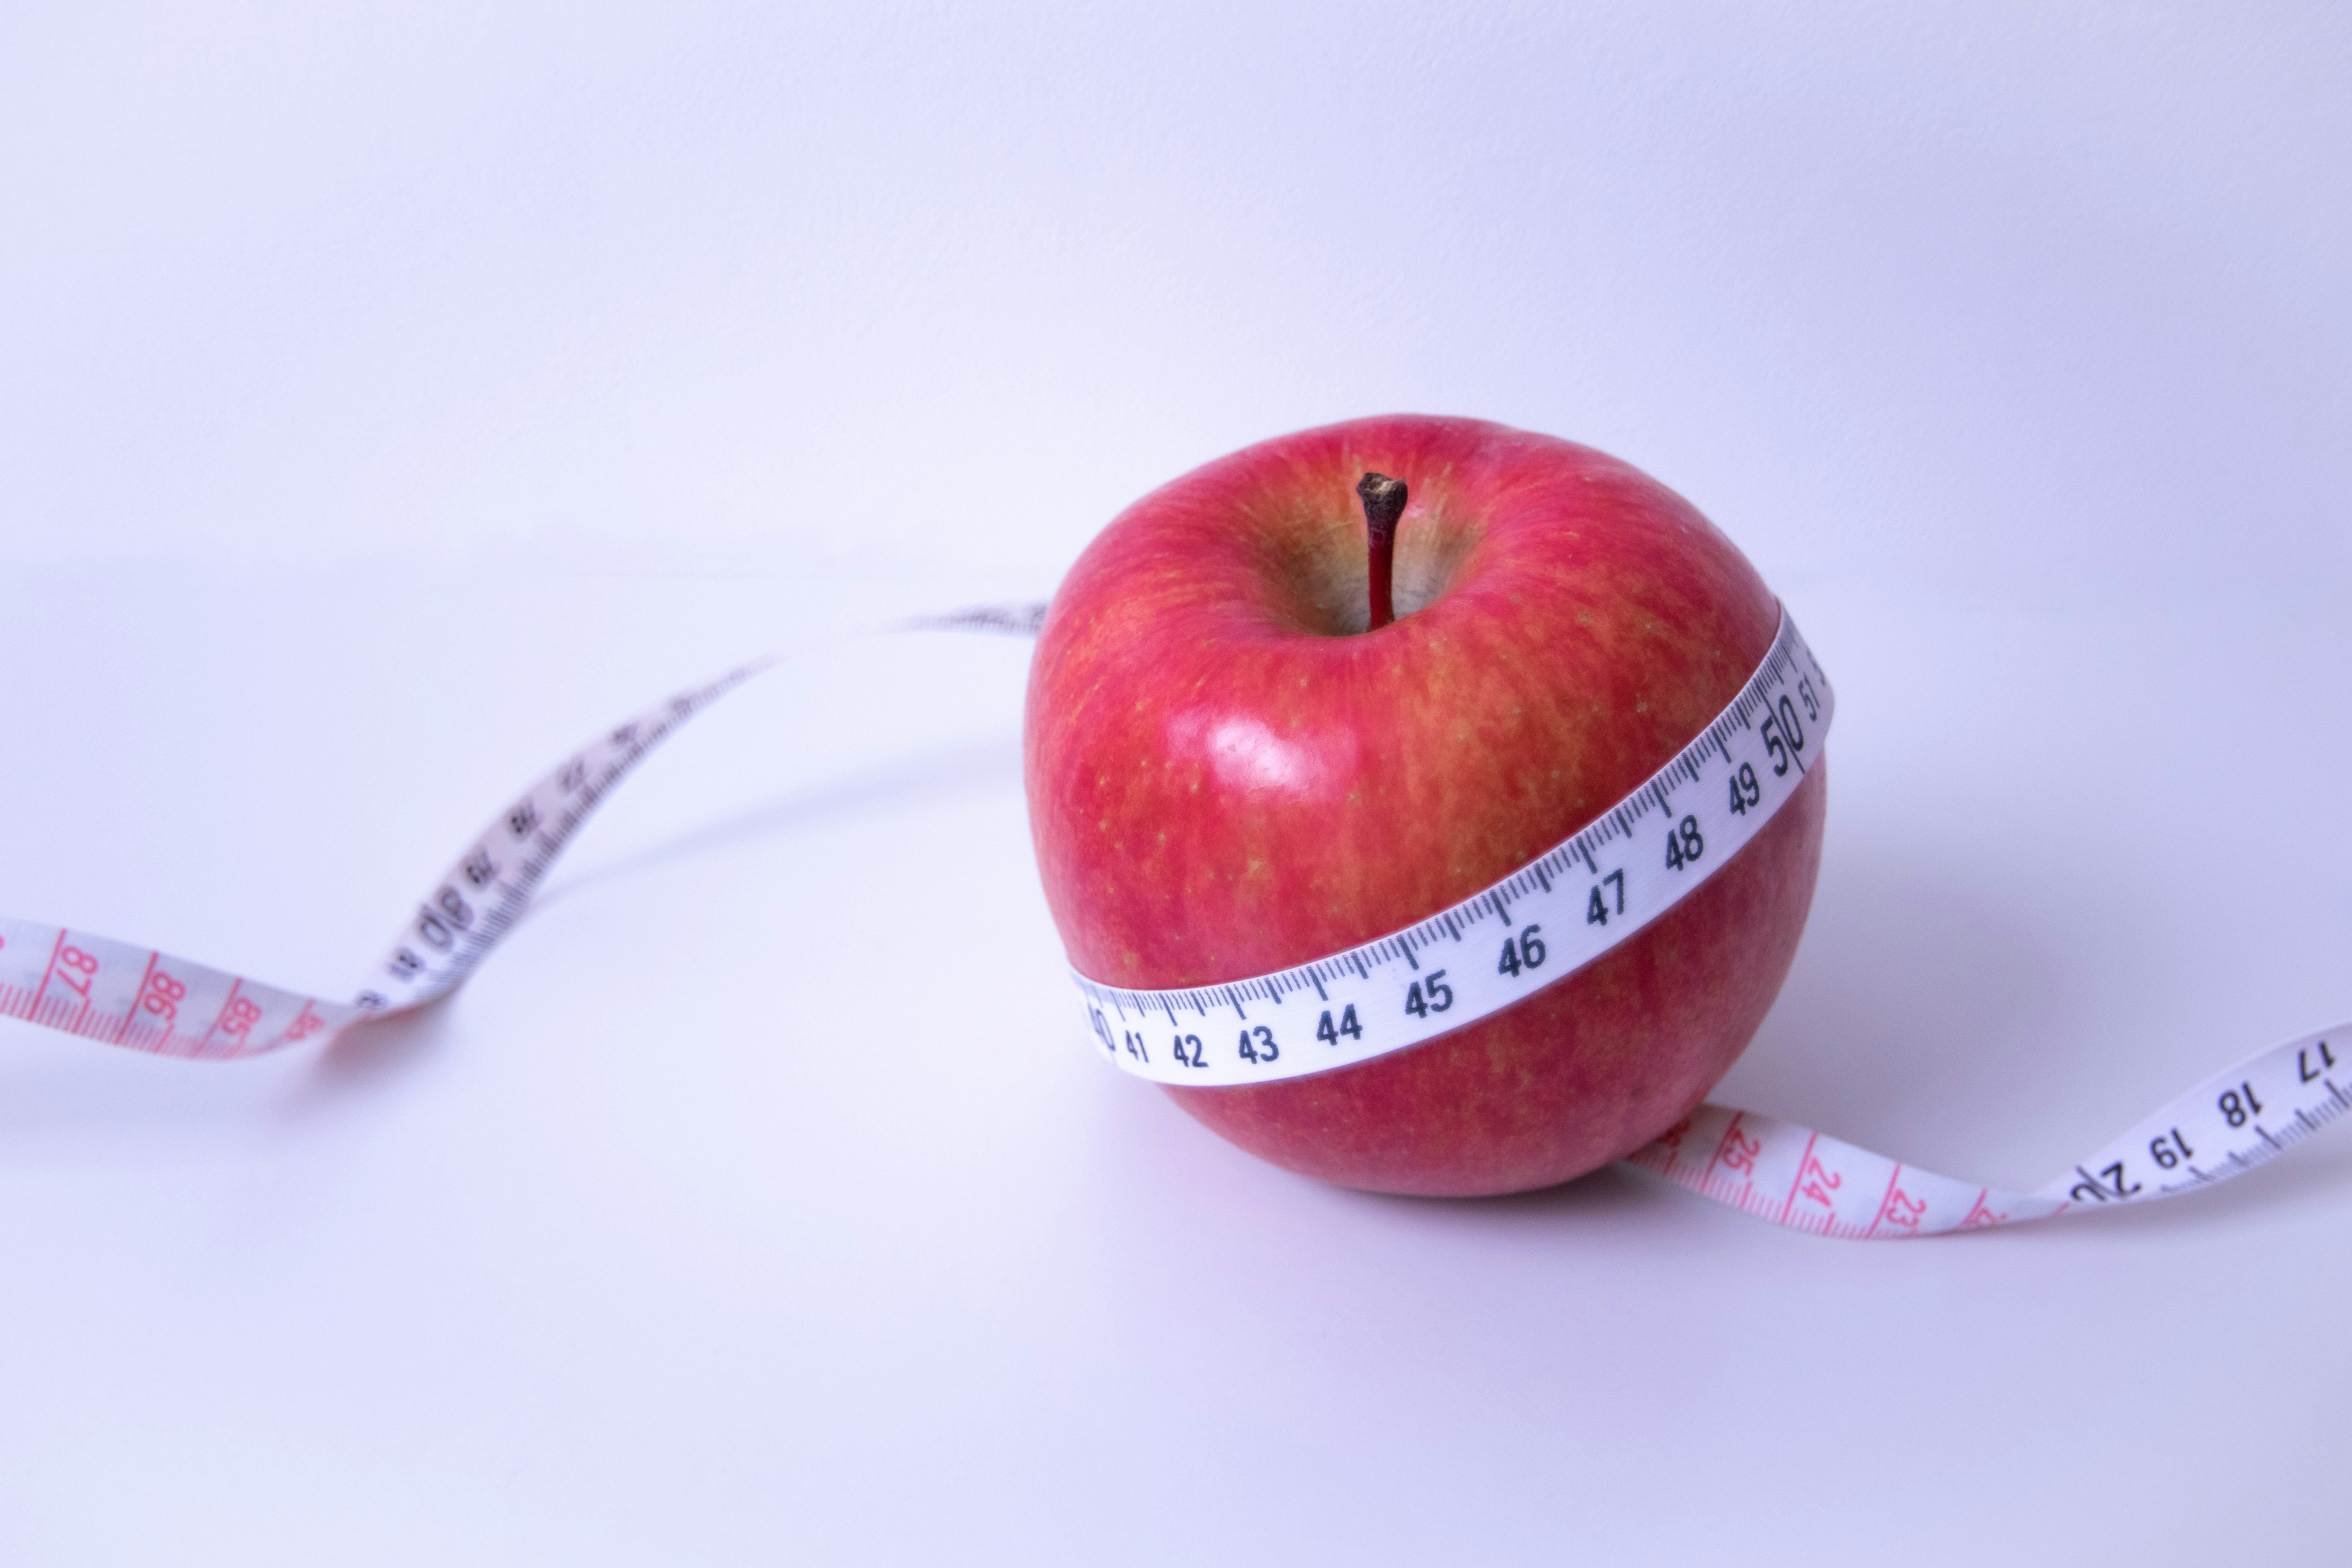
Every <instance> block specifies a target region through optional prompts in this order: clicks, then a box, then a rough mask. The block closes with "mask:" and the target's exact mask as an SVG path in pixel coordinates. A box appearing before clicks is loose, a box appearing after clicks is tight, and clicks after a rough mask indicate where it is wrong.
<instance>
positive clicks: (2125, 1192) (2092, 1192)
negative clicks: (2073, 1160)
mask: <svg viewBox="0 0 2352 1568" xmlns="http://www.w3.org/2000/svg"><path fill="white" fill-rule="evenodd" d="M2074 1169H2075V1170H2077V1171H2080V1170H2082V1169H2083V1167H2082V1166H2080V1165H2077V1166H2075V1167H2074ZM2100 1176H2104V1177H2105V1178H2106V1180H2105V1181H2104V1182H2103V1181H2101V1180H2100V1179H2099V1177H2100ZM2139 1190H2140V1184H2139V1183H2137V1182H2130V1181H2126V1180H2125V1179H2124V1163H2123V1162H2122V1161H2121V1160H2118V1161H2116V1163H2114V1164H2112V1165H2108V1166H2105V1167H2104V1168H2102V1169H2101V1170H2100V1172H2099V1174H2098V1175H2097V1176H2093V1175H2089V1174H2085V1175H2084V1178H2083V1179H2082V1180H2081V1181H2079V1182H2077V1183H2075V1184H2074V1190H2073V1191H2071V1192H2069V1193H2068V1194H2066V1195H2067V1197H2069V1198H2071V1199H2073V1200H2074V1201H2075V1202H2077V1203H2080V1202H2081V1201H2082V1200H2083V1199H2084V1198H2090V1199H2093V1200H2095V1201H2096V1202H2099V1203H2105V1202H2106V1201H2107V1200H2108V1199H2109V1198H2127V1197H2130V1196H2131V1195H2132V1194H2134V1193H2137V1192H2138V1191H2139Z"/></svg>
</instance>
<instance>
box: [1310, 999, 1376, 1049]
mask: <svg viewBox="0 0 2352 1568" xmlns="http://www.w3.org/2000/svg"><path fill="white" fill-rule="evenodd" d="M1342 1035H1345V1036H1347V1037H1349V1038H1350V1039H1356V1040H1360V1039H1362V1038H1363V1037H1364V1026H1362V1025H1361V1024H1359V1023H1358V1022H1356V1005H1355V1004H1354V1003H1352V1002H1350V1003H1349V1004H1348V1005H1347V1006H1345V1007H1343V1008H1341V1009H1340V1010H1339V1026H1337V1027H1336V1028H1335V1027H1333V1026H1332V1023H1331V1014H1330V1010H1329V1009H1328V1008H1326V1009H1325V1010H1324V1014H1323V1021H1322V1022H1321V1023H1319V1024H1318V1025H1316V1026H1315V1037H1316V1038H1317V1039H1318V1040H1320V1041H1322V1042H1323V1043H1324V1044H1325V1045H1327V1046H1336V1045H1338V1044H1339V1037H1340V1036H1342Z"/></svg>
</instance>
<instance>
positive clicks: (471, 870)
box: [466, 849, 499, 888]
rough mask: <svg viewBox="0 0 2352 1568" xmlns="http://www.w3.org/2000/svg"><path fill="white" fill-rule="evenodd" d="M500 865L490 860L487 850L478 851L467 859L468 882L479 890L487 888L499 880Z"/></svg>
mask: <svg viewBox="0 0 2352 1568" xmlns="http://www.w3.org/2000/svg"><path fill="white" fill-rule="evenodd" d="M498 874H499V863H498V862H497V861H496V860H493V859H491V858H490V852H489V851H488V850H487V849H477V850H475V851H474V852H473V853H472V854H471V855H468V856H467V857H466V880H467V881H468V882H471V883H473V884H474V886H476V887H477V888H487V887H488V886H489V885H490V884H491V883H492V882H493V881H495V880H496V879H498Z"/></svg>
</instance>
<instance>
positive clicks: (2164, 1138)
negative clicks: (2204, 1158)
mask: <svg viewBox="0 0 2352 1568" xmlns="http://www.w3.org/2000/svg"><path fill="white" fill-rule="evenodd" d="M2196 1152H2197V1151H2196V1150H2194V1149H2191V1148H2190V1147H2189V1140H2188V1139H2186V1138H2183V1137H2182V1136H2181V1135H2180V1129H2179V1128H2178V1127H2176V1128H2174V1129H2173V1130H2172V1131H2169V1132H2159V1133H2158V1134H2157V1135H2156V1136H2155V1137H2153V1138H2151V1139H2149V1140H2148V1143H2147V1157H2148V1158H2149V1159H2151V1160H2153V1161H2155V1162H2156V1163H2158V1165H2161V1166H2163V1167H2164V1168H2165V1169H2166V1170H2168V1171H2169V1170H2171V1169H2173V1168H2174V1167H2175V1166H2177V1165H2179V1163H2181V1162H2182V1161H2183V1160H2186V1159H2188V1158H2189V1156H2190V1155H2192V1154H2194V1153H2196Z"/></svg>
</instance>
